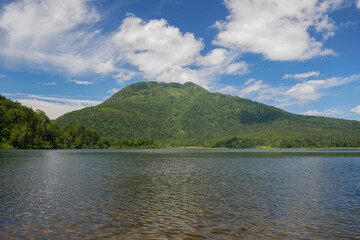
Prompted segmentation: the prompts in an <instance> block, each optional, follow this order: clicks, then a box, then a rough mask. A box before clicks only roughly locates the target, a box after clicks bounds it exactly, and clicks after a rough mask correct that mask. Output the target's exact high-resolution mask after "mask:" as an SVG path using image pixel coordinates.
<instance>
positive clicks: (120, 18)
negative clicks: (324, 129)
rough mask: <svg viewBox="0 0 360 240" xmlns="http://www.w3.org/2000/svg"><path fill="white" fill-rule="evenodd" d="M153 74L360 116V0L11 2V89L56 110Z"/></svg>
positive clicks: (3, 19) (2, 76) (2, 84)
mask: <svg viewBox="0 0 360 240" xmlns="http://www.w3.org/2000/svg"><path fill="white" fill-rule="evenodd" d="M141 81H158V82H178V83H185V82H189V81H190V82H194V83H196V84H199V85H201V86H202V87H204V88H206V89H208V90H209V91H211V92H221V93H224V94H229V95H233V96H239V97H243V98H248V99H251V100H254V101H257V102H261V103H265V104H268V105H272V106H275V107H278V108H281V109H284V110H286V111H289V112H292V113H296V114H304V115H317V116H327V117H336V118H343V119H352V120H360V0H322V1H318V0H17V1H11V0H1V1H0V94H1V95H4V96H5V97H7V98H10V99H12V100H16V101H18V102H20V103H22V104H23V105H26V106H29V107H32V108H33V109H34V110H36V109H41V110H43V111H45V113H46V114H47V115H48V116H49V117H50V119H55V118H57V117H59V116H61V115H62V114H64V113H66V112H70V111H74V110H77V109H81V108H84V107H88V106H93V105H97V104H99V103H101V102H103V101H104V100H106V99H108V98H109V97H111V96H112V94H114V93H115V92H117V91H119V90H121V89H122V88H123V87H125V86H127V85H130V84H133V83H136V82H141Z"/></svg>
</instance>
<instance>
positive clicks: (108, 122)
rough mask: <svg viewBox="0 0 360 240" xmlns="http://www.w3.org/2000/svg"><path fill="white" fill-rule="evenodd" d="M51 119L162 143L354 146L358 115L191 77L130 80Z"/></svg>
mask: <svg viewBox="0 0 360 240" xmlns="http://www.w3.org/2000/svg"><path fill="white" fill-rule="evenodd" d="M56 122H57V123H58V124H59V125H61V126H64V125H68V124H70V125H77V124H83V125H85V126H86V127H88V128H93V129H96V130H97V131H98V132H99V133H100V134H101V135H103V136H107V137H115V138H127V139H128V138H135V137H151V138H154V140H156V141H159V142H160V143H161V145H162V146H183V145H188V146H217V147H245V146H246V147H255V146H268V147H359V146H360V122H358V121H349V120H340V119H333V118H325V117H310V116H301V115H295V114H291V113H288V112H285V111H283V110H281V109H278V108H275V107H271V106H268V105H265V104H261V103H257V102H254V101H251V100H247V99H243V98H239V97H234V96H229V95H225V94H220V93H211V92H209V91H207V90H206V89H204V88H202V87H200V86H198V85H195V84H193V83H185V84H183V85H181V84H178V83H169V84H166V83H157V82H142V83H135V84H132V85H130V86H127V87H125V88H123V89H122V90H121V91H119V92H117V93H116V94H114V95H113V96H112V97H111V98H109V99H108V100H106V101H105V102H104V103H102V104H100V105H98V106H94V107H89V108H85V109H82V110H78V111H74V112H71V113H67V114H65V115H63V116H61V117H60V118H58V119H57V120H56ZM244 142H246V144H244Z"/></svg>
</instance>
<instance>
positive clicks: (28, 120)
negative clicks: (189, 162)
mask: <svg viewBox="0 0 360 240" xmlns="http://www.w3.org/2000/svg"><path fill="white" fill-rule="evenodd" d="M134 147H136V148H139V147H141V148H142V147H147V148H149V147H151V148H152V147H157V145H156V144H155V143H154V142H153V140H152V139H149V138H136V139H132V140H126V139H122V140H120V139H115V138H106V137H101V136H100V135H99V134H98V133H97V132H96V131H95V130H93V129H87V128H85V127H84V126H81V125H80V124H79V125H76V126H70V125H65V126H63V127H61V128H60V127H59V126H58V125H57V124H56V123H52V122H50V120H49V118H48V117H47V116H46V114H45V113H44V112H43V111H41V110H37V111H34V110H32V109H31V108H28V107H25V106H22V105H21V104H20V103H18V102H13V101H11V100H9V99H6V98H5V97H3V96H1V95H0V149H12V148H15V149H61V148H78V149H79V148H134Z"/></svg>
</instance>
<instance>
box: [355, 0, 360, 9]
mask: <svg viewBox="0 0 360 240" xmlns="http://www.w3.org/2000/svg"><path fill="white" fill-rule="evenodd" d="M356 6H357V7H358V8H359V9H360V0H358V1H357V3H356Z"/></svg>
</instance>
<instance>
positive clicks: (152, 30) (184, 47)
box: [113, 16, 204, 83]
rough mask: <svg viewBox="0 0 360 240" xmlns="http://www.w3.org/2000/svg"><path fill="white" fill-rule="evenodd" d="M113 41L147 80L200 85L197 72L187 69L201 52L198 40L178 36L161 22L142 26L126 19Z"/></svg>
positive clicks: (157, 21)
mask: <svg viewBox="0 0 360 240" xmlns="http://www.w3.org/2000/svg"><path fill="white" fill-rule="evenodd" d="M113 41H114V42H115V43H116V44H117V45H118V46H120V47H121V49H122V50H123V51H124V52H125V53H126V58H127V60H128V61H129V62H130V63H131V64H132V65H134V66H137V67H138V69H139V70H140V71H142V72H143V73H144V76H145V77H146V78H147V79H150V80H160V81H163V82H182V83H184V82H188V81H192V82H195V83H200V82H201V79H200V78H199V75H198V74H197V71H195V70H193V69H191V68H190V66H191V65H192V64H194V63H195V60H196V58H197V57H198V56H199V54H200V51H201V50H202V48H203V46H204V45H203V43H202V40H201V39H196V38H195V37H194V35H193V34H191V33H185V34H182V33H181V32H180V30H179V29H178V28H176V27H173V26H169V25H168V23H167V22H166V21H165V20H164V19H160V20H150V21H149V22H145V21H143V20H142V19H140V18H137V17H135V16H129V17H127V18H126V19H125V20H124V21H123V23H122V25H121V26H120V28H119V31H118V32H117V33H116V34H115V35H114V38H113Z"/></svg>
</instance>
